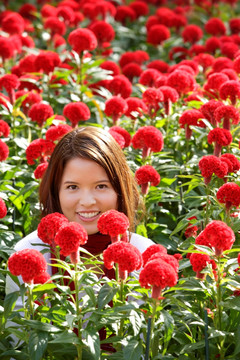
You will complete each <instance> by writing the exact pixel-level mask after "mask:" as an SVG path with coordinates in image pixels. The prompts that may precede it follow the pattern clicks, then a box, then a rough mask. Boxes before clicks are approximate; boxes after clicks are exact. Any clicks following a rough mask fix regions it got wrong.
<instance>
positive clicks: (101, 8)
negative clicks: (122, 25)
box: [94, 0, 116, 19]
mask: <svg viewBox="0 0 240 360" xmlns="http://www.w3.org/2000/svg"><path fill="white" fill-rule="evenodd" d="M94 7H95V11H96V16H97V15H101V16H102V18H103V19H105V18H106V16H107V15H108V14H109V15H110V16H115V14H116V8H115V6H114V4H112V3H110V2H107V1H101V0H100V1H97V2H96V3H95V4H94Z"/></svg>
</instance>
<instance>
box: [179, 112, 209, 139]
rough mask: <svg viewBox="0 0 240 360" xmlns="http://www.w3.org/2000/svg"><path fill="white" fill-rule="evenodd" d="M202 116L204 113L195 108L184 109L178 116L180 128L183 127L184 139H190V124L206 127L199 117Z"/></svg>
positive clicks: (201, 117)
mask: <svg viewBox="0 0 240 360" xmlns="http://www.w3.org/2000/svg"><path fill="white" fill-rule="evenodd" d="M203 118H204V115H203V114H202V113H201V111H199V110H196V109H190V110H185V111H184V112H183V113H182V115H181V116H180V118H179V124H180V127H181V128H185V134H186V139H190V137H191V135H192V129H191V128H190V125H193V126H199V127H206V125H205V124H204V122H203V121H201V119H203Z"/></svg>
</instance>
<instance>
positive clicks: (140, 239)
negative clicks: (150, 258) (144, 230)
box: [130, 233, 154, 253]
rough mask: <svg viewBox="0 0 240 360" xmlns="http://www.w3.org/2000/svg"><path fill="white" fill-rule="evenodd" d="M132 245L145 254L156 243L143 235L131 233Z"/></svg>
mask: <svg viewBox="0 0 240 360" xmlns="http://www.w3.org/2000/svg"><path fill="white" fill-rule="evenodd" d="M130 243H131V244H132V245H134V246H136V248H137V249H138V250H139V251H140V252H141V253H143V252H144V251H145V250H146V249H147V248H148V247H149V246H151V245H153V244H154V242H153V241H152V240H150V239H148V238H146V237H144V236H142V235H139V234H136V233H131V235H130Z"/></svg>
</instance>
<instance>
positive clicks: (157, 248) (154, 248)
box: [142, 244, 167, 266]
mask: <svg viewBox="0 0 240 360" xmlns="http://www.w3.org/2000/svg"><path fill="white" fill-rule="evenodd" d="M156 253H160V254H167V249H166V248H165V247H164V246H162V245H160V244H153V245H150V246H149V247H148V248H147V249H146V250H145V251H144V252H143V253H142V259H143V266H145V265H146V263H147V262H148V261H149V260H150V258H151V256H152V255H154V254H156Z"/></svg>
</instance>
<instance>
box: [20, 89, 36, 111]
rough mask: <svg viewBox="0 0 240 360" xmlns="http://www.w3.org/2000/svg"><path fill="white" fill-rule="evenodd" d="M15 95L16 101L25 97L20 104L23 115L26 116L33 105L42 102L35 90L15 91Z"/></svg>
mask: <svg viewBox="0 0 240 360" xmlns="http://www.w3.org/2000/svg"><path fill="white" fill-rule="evenodd" d="M15 95H16V99H18V98H19V97H21V96H25V95H26V97H25V98H24V100H23V101H22V103H21V107H22V108H23V111H24V113H25V114H28V110H29V108H30V107H31V106H32V105H33V104H36V103H40V102H42V97H41V95H40V94H39V93H38V92H36V91H35V90H31V91H26V90H20V91H17V92H16V94H15Z"/></svg>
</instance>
